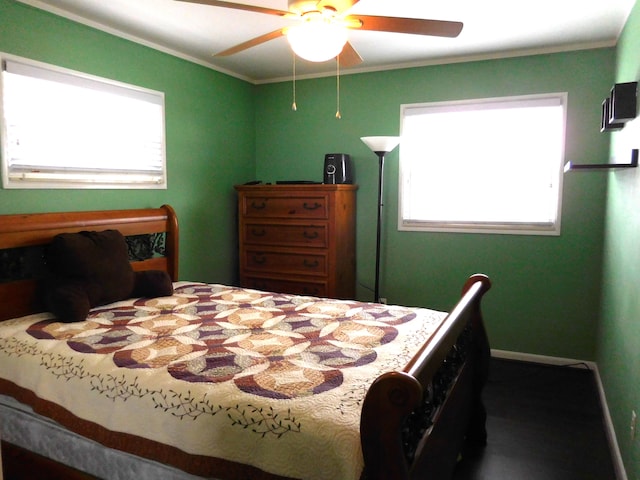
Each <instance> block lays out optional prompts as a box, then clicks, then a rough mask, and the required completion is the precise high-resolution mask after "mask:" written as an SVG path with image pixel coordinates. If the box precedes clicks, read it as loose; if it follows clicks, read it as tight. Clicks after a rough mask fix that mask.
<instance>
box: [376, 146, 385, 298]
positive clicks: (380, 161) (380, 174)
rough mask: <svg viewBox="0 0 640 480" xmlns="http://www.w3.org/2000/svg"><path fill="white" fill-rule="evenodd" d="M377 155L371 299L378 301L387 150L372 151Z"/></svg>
mask: <svg viewBox="0 0 640 480" xmlns="http://www.w3.org/2000/svg"><path fill="white" fill-rule="evenodd" d="M374 153H375V154H376V155H378V165H379V167H378V221H377V224H376V225H377V231H376V281H375V287H374V290H373V294H374V296H373V301H374V302H379V301H380V237H381V232H382V207H383V206H384V205H383V203H382V198H383V197H382V191H383V188H384V155H385V153H387V152H380V151H378V152H374Z"/></svg>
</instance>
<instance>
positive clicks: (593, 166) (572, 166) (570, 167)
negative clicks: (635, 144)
mask: <svg viewBox="0 0 640 480" xmlns="http://www.w3.org/2000/svg"><path fill="white" fill-rule="evenodd" d="M637 166H638V149H637V148H634V149H632V150H631V162H630V163H577V164H576V163H572V162H567V163H566V164H565V165H564V171H565V172H570V171H571V172H575V171H580V170H582V171H585V170H612V169H616V168H636V167H637Z"/></svg>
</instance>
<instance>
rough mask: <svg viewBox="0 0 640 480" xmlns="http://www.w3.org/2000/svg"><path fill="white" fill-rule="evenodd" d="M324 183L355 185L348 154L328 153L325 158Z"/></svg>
mask: <svg viewBox="0 0 640 480" xmlns="http://www.w3.org/2000/svg"><path fill="white" fill-rule="evenodd" d="M324 183H331V184H333V183H353V176H352V174H351V157H349V155H348V154H346V153H327V154H326V155H325V156H324Z"/></svg>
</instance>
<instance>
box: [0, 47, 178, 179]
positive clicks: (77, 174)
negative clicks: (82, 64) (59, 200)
mask: <svg viewBox="0 0 640 480" xmlns="http://www.w3.org/2000/svg"><path fill="white" fill-rule="evenodd" d="M5 70H7V71H8V73H16V72H17V75H23V76H25V77H27V78H32V79H39V80H52V81H54V82H57V83H59V84H61V85H63V86H64V87H65V88H75V87H78V88H81V89H82V92H83V93H86V92H87V91H96V92H98V93H99V94H111V95H116V96H117V99H118V100H121V99H126V100H124V101H130V100H133V101H135V102H138V103H139V104H144V105H149V106H150V107H146V108H152V109H154V113H153V115H154V116H153V117H149V118H153V121H154V122H155V123H151V125H154V126H153V131H154V134H153V138H154V139H155V140H154V143H144V148H147V149H149V148H153V150H155V151H154V152H153V154H152V156H151V157H145V155H142V156H143V157H145V158H152V160H151V161H148V162H140V164H139V165H136V166H135V167H134V168H129V165H130V164H129V163H126V166H117V165H114V166H113V167H111V165H110V164H109V163H105V162H103V163H101V164H100V165H98V166H96V165H89V164H87V165H82V166H80V167H78V166H77V165H74V164H73V163H67V164H55V165H54V164H53V162H52V163H51V164H48V165H46V164H45V165H44V166H43V168H42V169H41V170H38V169H37V167H36V166H34V165H35V164H34V163H29V162H23V163H21V164H15V163H14V164H13V165H12V162H11V159H10V158H9V157H10V152H11V151H12V150H11V144H10V142H11V139H13V138H16V137H12V136H11V135H10V133H9V131H8V130H9V126H8V125H7V120H6V114H5V110H6V108H5V102H6V101H7V100H6V99H5V89H6V87H5ZM113 98H114V99H115V98H116V97H113ZM158 107H159V113H160V116H161V118H159V117H158V116H157V114H156V113H155V110H157V109H158ZM7 108H8V107H7ZM54 112H55V111H54ZM95 115H96V116H95V117H94V118H98V117H99V116H100V110H99V109H96V110H95ZM165 121H166V120H165V97H164V92H160V91H157V90H152V89H149V88H145V87H140V86H137V85H132V84H128V83H124V82H120V81H116V80H112V79H108V78H104V77H99V76H96V75H90V74H87V73H83V72H80V71H76V70H71V69H68V68H63V67H59V66H56V65H51V64H48V63H44V62H39V61H36V60H32V59H28V58H24V57H19V56H15V55H10V54H6V53H2V52H0V142H1V145H0V147H1V149H0V174H1V175H2V187H3V188H4V189H165V190H166V189H167V159H166V125H165ZM94 131H96V132H99V135H100V136H101V138H102V139H103V141H104V142H110V143H113V139H114V138H117V136H116V135H108V133H107V132H106V131H102V129H101V128H96V129H95V130H94ZM134 137H135V136H134ZM58 138H59V137H58ZM63 138H64V140H63V142H65V144H67V145H72V144H74V143H73V131H72V130H69V136H68V137H66V136H63ZM141 138H145V139H150V138H152V137H150V136H149V134H146V136H145V134H144V133H142V134H141ZM75 143H76V144H77V143H78V142H75ZM138 147H140V145H139V142H138ZM62 151H63V152H64V151H65V150H64V149H63V150H62ZM141 151H142V150H141ZM149 151H152V150H144V152H149ZM92 152H95V150H91V149H89V150H87V151H86V153H85V152H84V151H83V152H82V154H81V156H82V157H84V156H85V155H86V157H87V158H91V154H92ZM94 155H95V153H94ZM39 158H44V157H39ZM57 158H61V156H59V157H57ZM94 158H95V157H94ZM111 158H115V157H111ZM121 163H125V162H121ZM145 163H146V165H145ZM12 167H13V168H12Z"/></svg>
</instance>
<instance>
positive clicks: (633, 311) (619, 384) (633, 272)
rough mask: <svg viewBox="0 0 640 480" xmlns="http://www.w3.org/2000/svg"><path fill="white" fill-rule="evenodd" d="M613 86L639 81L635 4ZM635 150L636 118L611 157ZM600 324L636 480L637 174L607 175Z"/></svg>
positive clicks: (613, 403)
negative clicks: (633, 436)
mask: <svg viewBox="0 0 640 480" xmlns="http://www.w3.org/2000/svg"><path fill="white" fill-rule="evenodd" d="M617 54H618V55H617V66H616V76H615V81H616V82H618V83H622V82H632V81H640V4H636V6H635V8H634V9H633V11H632V13H631V16H630V17H629V19H628V21H627V24H626V26H625V29H624V31H623V33H622V36H621V37H620V41H619V43H618V49H617ZM631 148H640V118H636V119H635V120H634V121H632V122H629V123H628V124H627V125H626V126H625V127H624V129H623V130H621V131H620V132H616V133H615V134H613V135H612V155H613V156H616V157H617V158H619V159H620V160H621V161H625V162H628V161H629V159H630V156H631V151H630V150H631ZM608 179H609V192H608V196H607V217H606V218H607V222H606V232H605V235H606V236H605V250H604V252H605V253H604V275H603V281H602V284H603V301H602V313H601V316H602V320H601V324H600V334H599V344H598V347H599V348H598V357H597V358H598V366H599V369H600V373H601V376H602V381H603V384H604V386H605V390H606V395H607V403H608V404H609V410H610V412H611V416H612V419H613V424H614V426H615V430H616V433H617V439H618V445H619V447H620V451H621V453H622V458H623V461H624V464H625V467H626V471H627V476H628V478H629V479H630V480H639V479H640V436H638V437H636V439H635V441H632V440H631V436H630V435H629V428H630V422H631V411H632V410H635V411H636V413H639V414H640V296H639V295H638V291H637V289H638V285H640V213H638V212H639V210H638V208H639V206H640V172H639V171H638V169H633V170H620V171H616V172H613V173H609V174H608Z"/></svg>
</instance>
